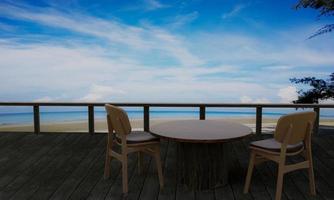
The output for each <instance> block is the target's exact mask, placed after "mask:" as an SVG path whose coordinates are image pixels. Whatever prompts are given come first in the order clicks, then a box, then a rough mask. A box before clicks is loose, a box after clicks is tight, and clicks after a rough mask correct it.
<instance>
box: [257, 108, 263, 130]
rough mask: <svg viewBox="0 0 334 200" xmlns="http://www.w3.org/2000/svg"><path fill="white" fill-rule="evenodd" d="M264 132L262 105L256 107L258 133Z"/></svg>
mask: <svg viewBox="0 0 334 200" xmlns="http://www.w3.org/2000/svg"><path fill="white" fill-rule="evenodd" d="M261 132H262V107H261V106H257V107H256V134H261Z"/></svg>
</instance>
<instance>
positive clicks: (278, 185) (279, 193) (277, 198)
mask: <svg viewBox="0 0 334 200" xmlns="http://www.w3.org/2000/svg"><path fill="white" fill-rule="evenodd" d="M284 165H285V163H283V162H280V163H279V166H278V176H277V183H276V196H275V200H281V197H282V189H283V178H284V172H283V169H284Z"/></svg>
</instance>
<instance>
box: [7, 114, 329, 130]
mask: <svg viewBox="0 0 334 200" xmlns="http://www.w3.org/2000/svg"><path fill="white" fill-rule="evenodd" d="M185 119H197V118H191V117H179V118H178V117H175V118H152V119H150V125H151V126H152V125H155V124H158V123H162V122H167V121H172V120H185ZM207 120H227V121H234V122H239V123H242V124H244V125H246V126H249V127H250V128H252V129H253V130H255V122H256V120H255V118H251V117H227V118H210V117H209V118H207ZM277 120H278V119H276V118H267V117H266V118H263V119H262V130H263V131H264V132H265V131H267V132H270V131H273V130H274V128H275V126H276V123H277ZM130 123H131V126H132V128H133V129H135V130H140V129H143V124H144V123H143V119H130ZM320 125H323V126H333V127H334V119H332V120H330V119H324V120H321V121H320ZM40 129H41V131H42V132H87V131H88V122H87V120H73V121H63V122H45V123H43V122H41V125H40ZM33 130H34V127H33V124H32V123H31V124H2V125H0V131H2V132H5V131H8V132H11V131H33ZM95 130H96V131H107V122H106V120H105V119H102V118H98V119H95Z"/></svg>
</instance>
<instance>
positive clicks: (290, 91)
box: [277, 86, 298, 103]
mask: <svg viewBox="0 0 334 200" xmlns="http://www.w3.org/2000/svg"><path fill="white" fill-rule="evenodd" d="M277 95H278V96H279V97H280V98H281V103H291V102H292V101H293V100H296V99H297V98H298V93H297V89H296V87H294V86H287V87H284V88H281V89H279V91H278V94H277Z"/></svg>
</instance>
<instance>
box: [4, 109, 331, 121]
mask: <svg viewBox="0 0 334 200" xmlns="http://www.w3.org/2000/svg"><path fill="white" fill-rule="evenodd" d="M126 111H127V113H128V115H129V117H130V118H131V119H142V118H143V110H142V109H137V110H136V109H126ZM299 111H300V110H299ZM291 112H296V110H295V109H263V117H269V118H278V117H280V116H281V115H284V114H287V113H291ZM255 114H256V113H255V109H248V108H247V109H233V108H221V109H220V108H207V110H206V117H207V118H211V117H212V118H214V117H225V118H226V117H253V118H255ZM105 116H106V113H105V111H104V110H103V109H99V108H97V109H96V110H95V118H96V119H104V118H105ZM198 116H199V111H198V109H177V108H175V109H171V108H168V109H167V108H152V109H151V110H150V118H182V117H187V118H196V119H197V118H198ZM320 117H321V119H327V118H329V119H334V109H323V110H321V113H320ZM87 118H88V113H87V111H85V110H84V111H82V110H75V111H43V110H41V122H64V121H79V120H87ZM32 121H33V113H32V112H19V113H0V124H27V123H32Z"/></svg>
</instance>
